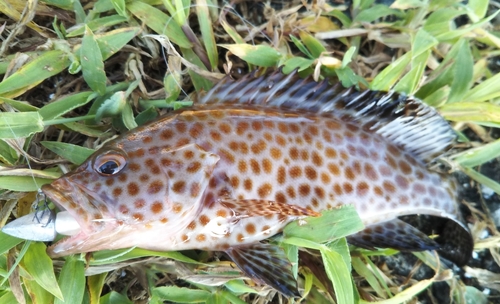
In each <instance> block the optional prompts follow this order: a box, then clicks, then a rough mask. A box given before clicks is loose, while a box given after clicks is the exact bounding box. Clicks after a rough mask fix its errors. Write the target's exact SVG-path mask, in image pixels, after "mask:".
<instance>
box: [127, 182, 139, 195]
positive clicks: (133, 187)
mask: <svg viewBox="0 0 500 304" xmlns="http://www.w3.org/2000/svg"><path fill="white" fill-rule="evenodd" d="M127 192H128V194H129V195H131V196H134V195H137V193H139V186H138V185H137V184H136V183H133V182H132V183H129V184H128V185H127Z"/></svg>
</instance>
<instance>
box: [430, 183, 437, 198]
mask: <svg viewBox="0 0 500 304" xmlns="http://www.w3.org/2000/svg"><path fill="white" fill-rule="evenodd" d="M428 190H429V194H430V195H431V197H435V196H436V194H437V190H436V188H435V187H433V186H430V187H429V188H428Z"/></svg>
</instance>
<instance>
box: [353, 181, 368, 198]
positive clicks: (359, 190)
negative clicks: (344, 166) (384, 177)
mask: <svg viewBox="0 0 500 304" xmlns="http://www.w3.org/2000/svg"><path fill="white" fill-rule="evenodd" d="M369 190H370V187H369V186H368V184H367V183H366V182H359V183H358V184H357V185H356V194H357V195H358V196H365V195H367V194H368V191H369Z"/></svg>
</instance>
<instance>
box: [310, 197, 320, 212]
mask: <svg viewBox="0 0 500 304" xmlns="http://www.w3.org/2000/svg"><path fill="white" fill-rule="evenodd" d="M311 204H312V205H313V207H318V206H319V202H318V200H317V199H316V198H313V199H312V200H311ZM309 209H312V208H309Z"/></svg>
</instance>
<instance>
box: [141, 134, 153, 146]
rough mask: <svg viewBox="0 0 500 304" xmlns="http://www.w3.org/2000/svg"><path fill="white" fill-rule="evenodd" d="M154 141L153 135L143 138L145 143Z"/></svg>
mask: <svg viewBox="0 0 500 304" xmlns="http://www.w3.org/2000/svg"><path fill="white" fill-rule="evenodd" d="M152 141H153V137H151V136H144V137H143V138H142V142H143V143H144V144H149V143H150V142H152Z"/></svg>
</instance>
